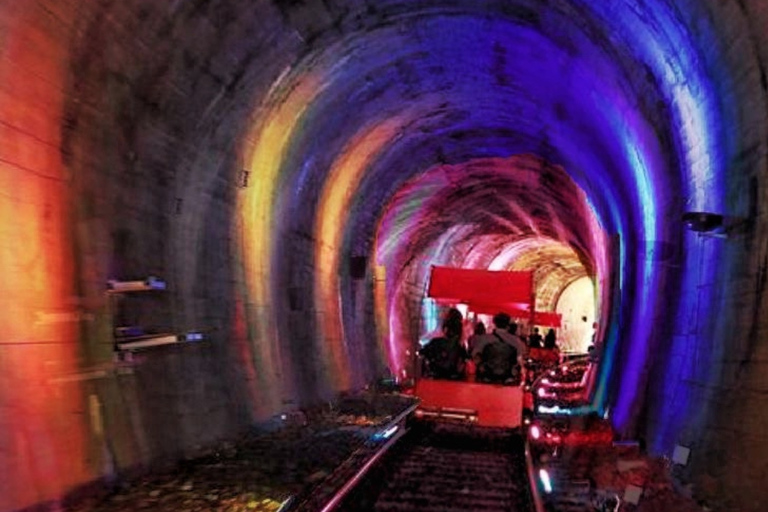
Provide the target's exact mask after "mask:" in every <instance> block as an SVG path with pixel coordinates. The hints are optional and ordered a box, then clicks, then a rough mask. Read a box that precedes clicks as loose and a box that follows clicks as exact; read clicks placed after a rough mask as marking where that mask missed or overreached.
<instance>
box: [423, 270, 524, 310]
mask: <svg viewBox="0 0 768 512" xmlns="http://www.w3.org/2000/svg"><path fill="white" fill-rule="evenodd" d="M532 293H533V272H530V271H523V272H511V271H496V270H479V269H469V268H452V267H432V275H431V277H430V279H429V290H428V292H427V295H428V296H430V297H433V298H435V299H442V300H451V301H453V302H456V303H462V304H473V303H477V304H510V303H515V302H519V303H524V304H529V303H530V302H531V294H532Z"/></svg>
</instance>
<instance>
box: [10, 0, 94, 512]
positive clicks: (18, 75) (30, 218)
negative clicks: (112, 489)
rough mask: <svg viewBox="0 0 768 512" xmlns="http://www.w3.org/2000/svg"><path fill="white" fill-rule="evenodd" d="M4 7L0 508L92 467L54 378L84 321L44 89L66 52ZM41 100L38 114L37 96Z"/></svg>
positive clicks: (71, 364) (78, 407)
mask: <svg viewBox="0 0 768 512" xmlns="http://www.w3.org/2000/svg"><path fill="white" fill-rule="evenodd" d="M22 6H23V7H22ZM0 9H1V10H2V12H0V14H2V15H4V22H6V25H5V26H6V27H11V28H7V29H4V33H3V45H2V47H0V82H2V83H3V86H2V94H0V111H1V112H2V116H3V123H2V128H1V129H0V141H1V142H0V269H2V274H3V275H2V278H1V279H0V325H2V329H0V374H1V375H2V376H3V384H2V385H0V431H2V436H3V439H4V441H3V443H2V448H1V449H0V475H3V478H2V481H1V482H0V509H2V510H14V509H19V508H24V507H27V506H30V505H34V504H36V503H39V502H42V501H46V500H50V499H54V498H56V497H58V496H61V495H62V494H64V493H65V492H67V491H68V490H70V489H71V488H73V487H74V486H76V485H78V484H81V483H84V482H87V481H89V480H92V479H93V478H95V477H96V476H98V474H99V472H100V468H99V467H96V466H98V462H95V461H91V462H90V463H89V457H88V455H87V454H88V451H89V449H90V448H93V446H90V447H89V446H88V440H87V437H86V436H87V435H88V434H87V427H88V425H89V422H88V414H87V408H86V406H85V404H84V400H83V390H82V388H81V384H80V383H79V382H64V381H63V379H61V378H60V377H61V376H63V375H67V374H72V373H75V372H76V371H77V369H78V351H79V345H78V343H79V337H80V331H79V324H80V320H81V317H80V311H79V308H78V301H77V300H76V295H75V287H74V284H75V277H74V275H75V272H74V259H73V254H72V249H73V248H72V242H71V237H70V233H71V232H72V229H71V227H70V223H71V217H70V210H69V204H70V197H69V194H70V190H69V185H68V180H67V172H66V169H65V168H64V165H63V163H62V161H61V155H60V151H59V147H60V133H61V126H60V122H59V121H60V119H61V114H60V113H61V112H62V110H63V98H62V95H61V94H60V90H62V89H64V87H63V86H61V85H55V86H52V85H51V82H52V81H55V80H60V81H61V82H62V83H63V81H64V77H63V74H64V71H65V69H66V58H65V57H64V55H63V54H64V53H65V52H66V49H65V48H64V49H57V48H55V42H54V39H46V38H45V33H44V32H40V31H39V30H38V29H39V26H38V25H39V22H38V23H37V24H36V20H37V16H43V15H45V13H44V11H42V7H40V6H39V5H37V4H29V6H26V4H23V3H22V4H19V6H16V5H14V8H12V9H11V8H8V9H6V8H5V7H3V8H0ZM38 21H39V20H38ZM12 27H18V28H17V29H16V30H13V29H12ZM30 40H34V41H35V42H36V43H37V44H36V45H29V44H28V43H29V41H30ZM46 44H48V45H49V46H45V45H46ZM41 47H42V49H44V50H45V51H41ZM49 50H50V51H49ZM41 76H44V77H46V80H45V81H41V80H40V77H41ZM41 82H46V83H47V85H46V86H45V87H47V88H48V90H47V91H44V92H47V94H44V92H41V87H43V86H42V85H41ZM54 92H55V93H56V94H54ZM42 95H45V96H46V98H45V102H44V105H45V108H44V109H41V107H40V105H41V103H40V102H37V101H35V100H34V98H36V97H38V96H42ZM57 113H58V115H57ZM95 426H96V427H99V428H100V426H101V425H100V424H99V425H95ZM98 434H99V432H95V431H94V432H92V436H91V443H92V445H93V444H94V442H95V440H96V439H97V438H98ZM96 459H98V457H96ZM89 464H92V466H91V467H89Z"/></svg>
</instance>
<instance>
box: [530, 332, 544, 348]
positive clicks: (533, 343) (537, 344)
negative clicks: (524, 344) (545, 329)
mask: <svg viewBox="0 0 768 512" xmlns="http://www.w3.org/2000/svg"><path fill="white" fill-rule="evenodd" d="M528 346H529V347H530V348H541V334H539V328H538V327H534V328H533V332H532V333H531V335H530V336H528Z"/></svg>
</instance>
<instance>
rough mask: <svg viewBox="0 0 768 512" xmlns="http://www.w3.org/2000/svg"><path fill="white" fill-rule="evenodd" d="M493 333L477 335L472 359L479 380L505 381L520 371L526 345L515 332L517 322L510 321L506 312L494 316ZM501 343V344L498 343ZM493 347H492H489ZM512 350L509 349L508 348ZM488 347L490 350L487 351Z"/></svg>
mask: <svg viewBox="0 0 768 512" xmlns="http://www.w3.org/2000/svg"><path fill="white" fill-rule="evenodd" d="M493 325H494V327H495V329H494V331H493V333H491V334H485V335H481V336H478V337H477V341H476V342H475V343H474V344H473V347H472V359H473V361H474V362H475V365H476V366H477V378H478V380H493V381H502V382H503V381H504V380H507V379H509V378H511V377H512V376H514V374H515V373H519V368H520V367H519V365H520V364H521V363H522V358H523V357H524V356H525V354H526V348H527V347H526V346H525V343H523V341H522V340H521V339H520V338H518V337H517V336H516V335H515V334H514V333H515V332H516V330H517V324H514V323H510V317H509V315H508V314H506V313H497V314H496V315H495V316H494V317H493ZM496 344H500V345H496ZM488 347H492V348H488ZM507 347H508V348H511V349H512V350H508V348H507ZM486 348H488V350H487V351H486Z"/></svg>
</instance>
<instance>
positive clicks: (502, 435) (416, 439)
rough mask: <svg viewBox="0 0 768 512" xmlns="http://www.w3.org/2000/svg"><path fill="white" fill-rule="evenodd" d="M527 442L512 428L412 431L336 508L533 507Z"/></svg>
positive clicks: (444, 511)
mask: <svg viewBox="0 0 768 512" xmlns="http://www.w3.org/2000/svg"><path fill="white" fill-rule="evenodd" d="M531 509H532V508H531V500H530V496H529V490H528V484H527V473H526V467H525V458H524V448H523V441H522V439H521V437H520V436H519V435H518V434H516V433H512V432H510V431H505V430H500V429H499V430H495V429H494V430H489V429H480V428H472V427H467V426H461V425H437V426H435V427H434V428H421V429H415V430H412V431H411V432H409V434H408V435H407V436H404V438H403V439H402V441H401V442H400V443H399V445H398V446H397V447H395V448H394V449H392V450H391V453H389V454H388V456H387V457H385V458H383V459H382V461H381V462H380V463H379V464H378V465H377V467H376V468H375V469H373V470H371V471H370V472H369V474H368V476H367V477H366V478H365V479H364V480H363V481H362V482H361V483H360V485H358V486H357V488H356V489H355V490H354V491H353V492H351V493H350V495H349V496H348V497H347V499H345V500H344V502H342V503H340V504H339V506H338V507H337V508H336V510H346V511H365V510H370V511H375V512H390V511H391V512H395V511H396V512H410V511H421V512H429V511H434V512H452V511H456V512H458V511H478V512H486V511H487V512H491V511H506V512H510V511H511V512H523V511H524V512H529V511H530V510H531Z"/></svg>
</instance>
